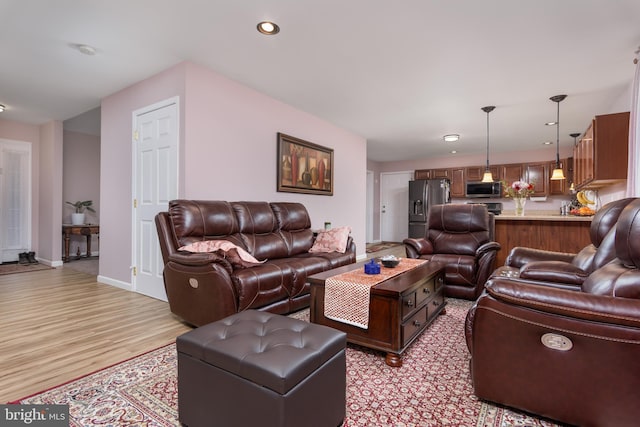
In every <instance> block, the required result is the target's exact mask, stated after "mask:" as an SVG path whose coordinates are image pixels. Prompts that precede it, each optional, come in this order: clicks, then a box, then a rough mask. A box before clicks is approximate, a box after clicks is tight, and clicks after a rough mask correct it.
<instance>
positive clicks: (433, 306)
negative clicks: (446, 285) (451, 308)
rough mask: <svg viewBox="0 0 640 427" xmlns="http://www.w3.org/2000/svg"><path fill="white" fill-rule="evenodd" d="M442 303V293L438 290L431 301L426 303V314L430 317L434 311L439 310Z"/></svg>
mask: <svg viewBox="0 0 640 427" xmlns="http://www.w3.org/2000/svg"><path fill="white" fill-rule="evenodd" d="M444 304H445V302H444V293H442V292H438V294H437V295H436V296H435V297H434V298H433V301H429V303H428V304H427V309H428V313H427V315H428V316H429V317H431V316H432V315H433V314H435V312H436V311H439V310H440V308H441V307H442V306H443V305H444Z"/></svg>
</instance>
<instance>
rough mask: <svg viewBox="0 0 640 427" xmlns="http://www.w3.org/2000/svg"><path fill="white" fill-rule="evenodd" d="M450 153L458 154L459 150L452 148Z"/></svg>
mask: <svg viewBox="0 0 640 427" xmlns="http://www.w3.org/2000/svg"><path fill="white" fill-rule="evenodd" d="M450 153H451V154H457V153H458V152H457V151H456V150H451V151H450Z"/></svg>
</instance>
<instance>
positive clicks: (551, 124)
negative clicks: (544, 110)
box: [545, 122, 558, 126]
mask: <svg viewBox="0 0 640 427" xmlns="http://www.w3.org/2000/svg"><path fill="white" fill-rule="evenodd" d="M557 124H558V122H547V123H545V125H547V126H555V125H557Z"/></svg>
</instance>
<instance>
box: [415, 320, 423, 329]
mask: <svg viewBox="0 0 640 427" xmlns="http://www.w3.org/2000/svg"><path fill="white" fill-rule="evenodd" d="M413 326H415V327H416V328H419V327H420V326H422V323H420V322H418V321H417V320H414V321H413Z"/></svg>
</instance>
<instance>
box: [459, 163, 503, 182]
mask: <svg viewBox="0 0 640 427" xmlns="http://www.w3.org/2000/svg"><path fill="white" fill-rule="evenodd" d="M486 169H487V167H486V166H467V168H466V169H465V177H466V180H467V181H469V182H477V181H482V177H483V176H484V171H485V170H486ZM489 170H490V171H491V175H492V176H493V180H494V181H500V168H499V167H498V166H495V165H494V166H489Z"/></svg>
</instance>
